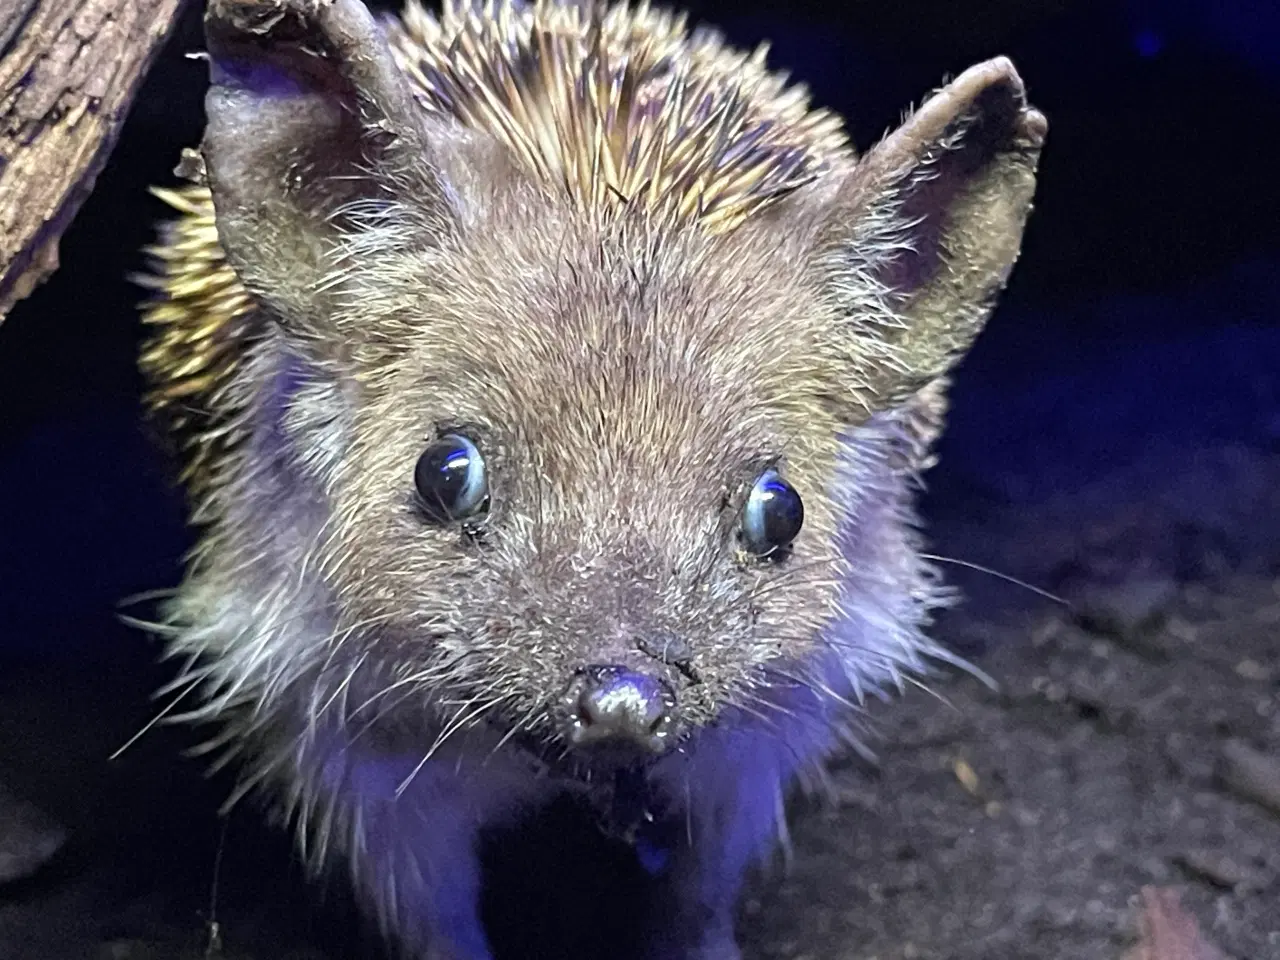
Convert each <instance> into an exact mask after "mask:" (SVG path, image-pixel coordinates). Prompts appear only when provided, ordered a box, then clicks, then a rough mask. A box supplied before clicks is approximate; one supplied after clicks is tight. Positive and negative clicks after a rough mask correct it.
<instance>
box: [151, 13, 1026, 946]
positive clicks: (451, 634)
mask: <svg viewBox="0 0 1280 960" xmlns="http://www.w3.org/2000/svg"><path fill="white" fill-rule="evenodd" d="M409 4H410V5H409V6H408V7H407V8H406V9H405V10H404V11H403V13H402V14H400V15H399V16H397V17H387V18H385V19H383V20H381V21H380V20H379V19H377V18H375V17H374V16H373V15H372V14H371V13H370V12H369V11H368V10H367V9H366V8H365V7H364V5H363V4H362V3H361V2H360V0H210V2H209V3H208V9H207V13H206V19H205V27H206V37H207V46H208V59H209V64H210V71H211V81H212V82H211V87H210V90H209V92H208V95H207V99H206V107H207V128H206V132H205V136H204V139H203V142H202V144H201V148H200V150H199V151H198V152H196V151H192V152H190V153H189V154H188V158H187V161H186V162H185V163H184V165H183V167H182V168H180V170H181V172H182V173H184V174H185V176H186V177H187V179H188V180H190V181H191V182H190V183H189V184H188V185H185V186H183V187H181V188H179V189H173V190H163V191H158V192H160V193H161V195H162V196H163V197H165V198H166V199H167V200H168V201H169V202H170V203H171V204H172V205H173V206H174V207H176V208H177V209H178V211H180V213H181V216H180V217H179V218H178V219H177V220H176V221H174V222H173V223H171V224H168V225H166V227H165V228H164V232H163V234H162V237H161V241H160V243H159V244H158V246H157V247H156V248H155V249H154V251H153V253H154V256H155V267H154V270H153V272H152V274H151V275H150V276H149V278H148V279H147V283H148V284H149V285H150V286H151V287H153V288H154V292H155V296H154V298H153V299H152V300H151V302H150V303H149V304H148V305H147V306H146V308H145V309H146V315H145V319H146V321H147V322H148V323H149V324H150V325H151V326H152V336H151V339H150V341H149V343H148V344H147V346H146V348H145V351H144V353H143V356H142V365H143V368H144V370H145V372H146V374H147V375H148V377H149V380H150V383H151V395H150V398H151V407H152V409H153V412H154V413H155V415H156V416H157V417H158V418H159V420H160V422H161V423H162V424H163V425H164V427H165V429H166V431H167V435H168V436H169V437H171V438H172V439H173V440H174V442H175V445H176V448H177V452H178V455H179V457H180V462H181V464H182V466H183V479H184V481H185V483H186V485H187V488H188V491H189V493H190V502H191V516H192V521H193V523H194V524H195V526H196V527H197V528H198V529H199V531H200V541H199V545H198V548H197V549H196V550H195V552H194V553H193V555H192V557H191V559H190V562H189V569H188V573H187V576H186V579H185V581H184V583H183V585H182V587H181V589H180V591H179V592H178V593H177V595H176V597H175V599H174V600H173V601H172V602H171V603H170V605H169V607H168V609H167V611H166V624H165V626H164V628H163V629H164V631H165V633H166V635H167V636H168V637H169V638H170V639H169V640H168V644H169V650H170V652H171V653H172V654H174V655H175V656H178V657H181V658H183V659H184V661H185V662H186V664H187V665H186V668H185V670H184V672H183V674H182V676H181V677H180V678H179V680H178V681H177V683H176V685H175V687H174V689H175V690H176V691H179V692H182V693H183V695H184V696H185V697H187V698H188V699H189V700H190V701H192V702H198V704H199V705H198V706H197V707H194V708H192V709H189V710H187V711H185V712H184V714H183V716H184V717H185V718H186V719H188V720H193V721H199V722H202V723H210V724H213V725H215V727H216V728H217V731H218V732H217V734H216V736H215V737H214V739H213V740H212V742H211V743H210V747H209V749H210V750H213V751H216V752H217V753H218V755H219V757H220V758H221V759H220V762H222V763H233V764H234V765H235V766H236V768H237V769H239V770H240V771H242V773H243V778H242V788H241V790H240V791H238V792H237V794H236V797H239V796H242V795H244V794H247V793H250V792H257V793H260V794H261V795H262V796H264V797H266V798H268V799H270V800H271V801H272V802H273V804H274V807H275V809H276V810H278V811H279V812H280V813H281V814H282V815H285V816H287V817H288V818H289V819H290V820H291V822H292V823H294V824H295V825H296V833H297V839H298V843H299V845H300V847H301V849H302V851H303V853H304V855H305V856H306V858H307V859H308V861H309V862H311V863H312V864H314V865H316V866H320V865H323V864H327V863H329V862H331V861H335V860H337V861H342V862H346V863H347V864H349V866H350V871H351V875H352V877H353V879H354V883H355V886H356V888H357V890H358V892H359V894H360V895H361V897H362V898H363V900H364V901H365V902H366V903H367V904H368V907H369V909H370V912H371V913H372V914H373V915H374V916H376V917H377V918H378V920H379V921H380V923H381V924H382V926H383V928H384V930H385V931H386V933H387V934H388V935H389V936H390V937H391V938H392V939H393V940H394V941H395V942H397V943H399V944H400V945H401V946H403V947H404V948H405V950H406V951H407V953H409V954H410V955H412V956H417V957H429V958H433V960H446V958H448V960H485V958H490V957H491V947H490V940H489V938H488V937H487V936H486V933H485V929H484V926H483V924H482V923H481V919H480V907H479V896H480V887H481V869H480V866H479V858H478V853H477V849H478V842H477V837H478V836H479V832H480V831H481V829H482V828H487V827H490V826H495V825H500V824H503V823H510V822H512V821H513V820H514V819H515V818H517V817H519V816H522V815H524V814H525V813H527V812H528V811H530V810H534V809H538V808H540V807H543V806H545V805H546V804H548V803H550V802H552V801H553V800H555V799H557V798H560V797H563V796H565V795H577V796H579V797H580V798H581V800H582V803H583V805H584V809H593V810H595V811H597V813H598V819H599V827H600V829H601V830H602V831H603V832H605V833H609V834H612V835H614V836H617V837H622V838H624V839H625V840H627V841H628V842H630V843H632V844H634V845H635V846H636V848H637V849H638V850H640V851H641V852H644V853H646V862H649V861H652V862H653V863H654V864H655V865H654V866H653V867H652V870H653V872H654V873H655V880H654V882H655V883H658V884H660V885H665V886H664V889H667V890H669V891H670V897H669V903H670V904H671V905H672V906H671V909H670V911H669V915H668V916H666V917H664V919H663V922H662V923H661V924H657V925H656V926H657V927H659V928H660V929H655V930H653V931H652V932H651V934H650V935H649V937H648V940H647V941H646V950H647V955H649V956H652V957H654V958H655V960H656V958H664V960H665V958H697V960H731V958H736V957H738V956H739V952H738V949H737V947H736V946H735V942H734V933H733V912H734V905H735V901H736V899H737V895H738V892H739V888H740V884H741V880H742V877H743V876H744V873H745V871H746V870H747V868H748V867H749V866H750V865H751V864H752V863H753V862H754V861H755V860H756V859H757V858H758V857H760V856H761V855H762V854H764V853H766V852H767V851H768V850H770V849H771V848H772V845H773V842H774V841H775V840H776V838H777V837H778V836H779V833H780V830H781V829H782V825H783V823H784V799H785V796H786V794H787V791H788V789H789V788H790V787H791V786H792V785H793V784H794V783H796V782H802V781H805V780H807V779H812V778H815V777H819V778H820V777H821V771H822V764H823V762H824V760H826V759H828V758H829V757H830V756H831V755H832V754H833V753H835V752H836V751H837V750H839V749H841V748H842V745H843V744H844V743H845V742H846V741H848V740H850V739H851V738H854V737H855V734H856V727H855V724H856V721H857V717H858V714H859V710H860V708H861V705H862V704H863V702H864V699H865V698H866V697H868V696H870V695H880V694H884V693H886V692H892V690H893V689H894V688H896V687H899V686H901V685H902V683H903V682H904V680H906V679H907V678H912V677H920V676H923V675H925V674H926V672H927V670H928V664H929V662H930V661H931V660H935V659H937V658H946V657H947V654H946V652H945V651H944V650H943V648H941V647H940V646H938V645H936V644H935V643H934V642H933V641H931V640H930V639H928V638H927V636H926V634H925V632H924V631H925V628H926V627H927V626H928V624H929V620H930V614H931V611H932V610H934V609H935V608H937V607H938V606H939V605H940V604H942V603H944V602H945V601H946V599H947V592H946V590H945V588H944V586H943V585H942V584H941V582H940V580H939V578H938V576H937V575H936V572H935V570H934V569H933V568H932V567H931V565H930V564H929V563H928V562H926V560H925V559H924V558H923V557H922V555H921V553H922V544H921V538H920V533H919V530H918V526H917V523H916V517H915V514H914V511H913V500H914V497H915V495H916V481H917V479H918V476H919V474H920V472H921V471H922V470H923V469H924V468H926V467H927V466H928V465H929V458H930V448H931V445H932V443H933V441H934V439H935V438H936V436H937V434H938V432H939V431H940V429H941V427H942V421H943V415H944V410H945V392H946V387H947V376H948V372H949V370H950V368H951V367H952V365H953V364H954V363H955V361H956V360H957V359H958V358H959V357H960V356H961V355H962V354H963V353H964V352H965V351H966V350H967V349H968V348H969V345H970V344H971V342H972V341H973V339H974V337H975V336H976V335H977V333H978V332H979V330H980V329H981V327H982V326H983V324H984V323H985V321H986V319H987V317H988V315H989V314H990V312H991V310H992V308H993V305H994V303H995V301H996V299H997V297H998V295H999V293H1000V291H1001V290H1002V288H1003V286H1004V284H1005V282H1006V280H1007V277H1008V275H1009V271H1010V270H1011V268H1012V266H1013V264H1014V261H1015V260H1016V258H1017V254H1018V250H1019V247H1020V245H1021V241H1022V233H1023V227H1024V224H1025V221H1026V218H1027V215H1028V212H1029V211H1030V208H1031V200H1032V195H1033V192H1034V186H1035V175H1036V166H1037V162H1038V158H1039V154H1040V149H1041V145H1042V143H1043V141H1044V137H1045V131H1046V123H1045V120H1044V117H1043V116H1042V115H1041V114H1040V113H1039V112H1037V111H1036V110H1034V109H1032V108H1031V107H1030V106H1028V104H1027V101H1026V96H1025V92H1024V89H1023V84H1022V82H1021V80H1020V79H1019V77H1018V74H1017V72H1016V71H1015V69H1014V67H1013V65H1012V64H1011V63H1010V62H1009V61H1008V60H1005V59H995V60H991V61H988V62H986V63H983V64H980V65H978V66H975V67H972V68H970V69H969V70H967V71H965V72H964V73H962V74H960V75H959V76H958V77H956V78H955V79H954V80H953V81H952V82H951V83H949V84H948V85H946V86H945V87H944V88H942V89H941V90H939V91H937V92H935V93H934V94H933V95H931V96H930V97H929V98H928V99H927V100H926V101H925V102H924V103H923V104H922V105H921V106H920V107H919V108H918V109H917V110H915V111H914V112H913V113H911V114H909V115H908V116H907V117H906V119H905V120H904V121H903V123H902V124H901V126H900V127H899V128H898V129H896V130H895V131H894V132H892V133H891V134H889V135H888V136H886V137H885V138H884V139H883V140H882V141H881V142H879V143H878V144H876V145H875V146H874V147H872V148H871V149H869V150H868V151H866V152H865V153H863V154H861V155H858V154H857V153H855V151H854V149H853V147H852V146H851V145H850V143H849V142H848V139H847V137H846V134H845V133H844V129H843V126H842V123H841V121H840V120H839V118H838V117H836V116H835V115H833V114H831V113H829V112H826V111H823V110H818V109H813V108H812V107H811V106H810V103H809V99H808V95H807V93H806V92H805V91H804V89H803V88H801V87H799V86H795V85H791V84H789V83H788V82H787V80H786V78H785V77H784V76H782V75H780V74H778V73H775V72H772V71H771V70H770V69H768V68H767V67H766V65H765V56H764V51H763V50H761V51H757V52H756V53H754V54H746V53H740V52H738V51H736V50H734V49H731V48H730V47H729V46H727V45H726V44H725V43H724V41H723V40H722V39H721V37H720V36H719V35H718V34H716V33H714V32H711V31H708V30H705V29H697V30H690V29H689V28H688V27H687V25H686V21H685V20H684V19H683V18H681V17H678V16H675V15H673V14H669V13H667V12H664V11H662V10H659V9H655V8H652V7H650V6H649V5H648V4H647V3H645V2H641V3H640V4H639V5H638V6H629V7H627V6H604V5H599V4H594V3H589V2H572V0H558V2H557V0H530V2H521V0H487V2H484V3H480V2H476V3H469V2H466V0H448V2H446V4H445V9H444V11H443V13H441V14H440V15H438V16H437V15H433V14H429V13H427V12H426V11H425V10H423V9H422V8H421V7H419V6H416V5H415V0H409ZM672 822H675V823H678V824H680V829H678V830H668V831H665V832H662V831H659V830H658V828H659V827H661V826H662V825H663V824H669V823H672ZM659 838H660V839H659ZM659 843H660V844H662V845H664V846H663V850H662V854H663V856H662V857H660V858H653V857H649V856H647V854H649V853H652V850H649V849H648V848H649V847H652V846H654V845H655V844H659Z"/></svg>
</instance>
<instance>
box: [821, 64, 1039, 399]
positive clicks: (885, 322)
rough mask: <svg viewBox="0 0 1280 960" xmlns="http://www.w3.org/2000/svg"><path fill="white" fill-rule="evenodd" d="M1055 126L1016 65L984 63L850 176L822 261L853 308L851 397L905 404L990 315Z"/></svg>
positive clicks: (848, 338) (847, 329) (846, 327)
mask: <svg viewBox="0 0 1280 960" xmlns="http://www.w3.org/2000/svg"><path fill="white" fill-rule="evenodd" d="M1046 130H1047V124H1046V122H1045V119H1044V116H1043V115H1042V114H1040V113H1039V112H1038V111H1036V110H1034V109H1032V108H1031V107H1029V106H1028V105H1027V101H1026V94H1025V91H1024V89H1023V85H1022V81H1021V79H1020V78H1019V76H1018V74H1017V72H1016V71H1015V70H1014V67H1013V64H1012V63H1010V62H1009V61H1008V60H1006V59H1003V58H1000V59H995V60H991V61H988V62H986V63H982V64H979V65H978V66H975V67H972V68H970V69H969V70H967V71H965V72H964V73H962V74H961V75H960V76H959V77H957V78H956V79H955V80H954V81H953V82H952V83H950V84H949V85H947V86H946V87H944V88H943V89H942V90H941V91H939V92H937V93H936V94H934V95H933V96H932V97H931V98H930V99H928V100H927V101H925V103H924V104H923V105H922V106H921V107H920V109H919V110H917V111H916V112H915V113H914V114H912V115H911V116H910V117H908V118H907V119H906V120H905V121H904V123H903V124H902V125H901V126H900V127H899V128H898V129H897V130H896V131H894V132H893V133H891V134H890V135H889V136H887V137H886V138H885V139H884V140H882V141H881V142H880V143H879V144H877V145H876V146H875V147H873V148H872V149H871V150H870V151H869V152H868V153H867V154H866V155H865V156H864V157H863V158H862V159H861V160H859V162H858V163H857V164H856V166H855V167H854V168H853V169H852V170H851V171H850V173H849V174H847V175H846V178H845V179H844V180H843V181H842V182H841V183H840V185H839V187H838V188H837V190H836V194H835V197H834V199H833V200H832V201H830V205H829V206H828V209H827V210H826V211H825V212H824V214H823V221H822V222H823V226H822V227H821V229H820V230H819V233H818V248H817V262H818V269H819V275H820V283H821V284H822V286H823V290H824V293H825V294H826V297H827V299H828V300H829V302H831V303H832V304H833V305H834V306H835V309H836V311H837V313H838V314H839V315H840V316H841V317H842V323H843V327H842V329H841V331H840V333H839V334H838V342H839V344H840V346H839V348H838V353H839V354H840V355H841V356H843V357H845V358H846V360H847V361H848V364H847V365H848V366H852V368H853V369H852V370H848V369H846V371H845V373H844V375H843V377H844V379H845V383H844V384H842V385H841V389H840V391H839V392H840V394H841V401H842V402H847V401H848V400H849V399H851V398H850V397H849V393H850V391H849V389H848V388H847V385H848V384H852V385H853V389H852V392H853V394H854V396H853V397H852V399H853V400H854V401H855V403H856V404H857V405H858V406H859V407H861V408H862V414H861V415H864V416H865V414H866V412H868V411H874V410H877V409H884V408H886V407H891V406H896V405H897V404H898V403H900V402H902V401H903V400H905V399H906V398H908V397H910V396H912V395H914V394H915V393H916V392H918V391H919V390H920V389H921V388H922V387H923V386H925V385H926V384H928V383H931V382H933V381H935V380H937V379H938V378H939V377H941V376H942V375H944V374H945V373H946V372H947V370H948V369H949V368H950V367H951V366H952V365H953V364H954V363H955V362H956V361H957V360H958V359H959V358H960V357H961V356H962V355H963V353H964V352H965V351H967V350H968V348H969V347H970V345H971V344H972V343H973V340H974V338H975V337H976V336H977V335H978V332H979V331H980V330H981V329H982V326H983V325H984V324H985V323H986V320H987V317H988V316H989V315H990V313H991V310H992V308H993V307H994V305H995V299H996V297H997V295H998V294H999V293H1000V291H1001V290H1002V289H1003V287H1004V285H1005V282H1006V280H1007V279H1008V276H1009V272H1010V270H1011V269H1012V268H1013V264H1014V261H1015V260H1016V259H1017V257H1018V251H1019V248H1020V246H1021V243H1022V234H1023V228H1024V226H1025V224H1026V219H1027V216H1028V214H1029V213H1030V211H1031V199H1032V194H1033V193H1034V191H1035V176H1036V166H1037V163H1038V161H1039V155H1040V149H1041V145H1042V144H1043V142H1044V138H1045V133H1046Z"/></svg>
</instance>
